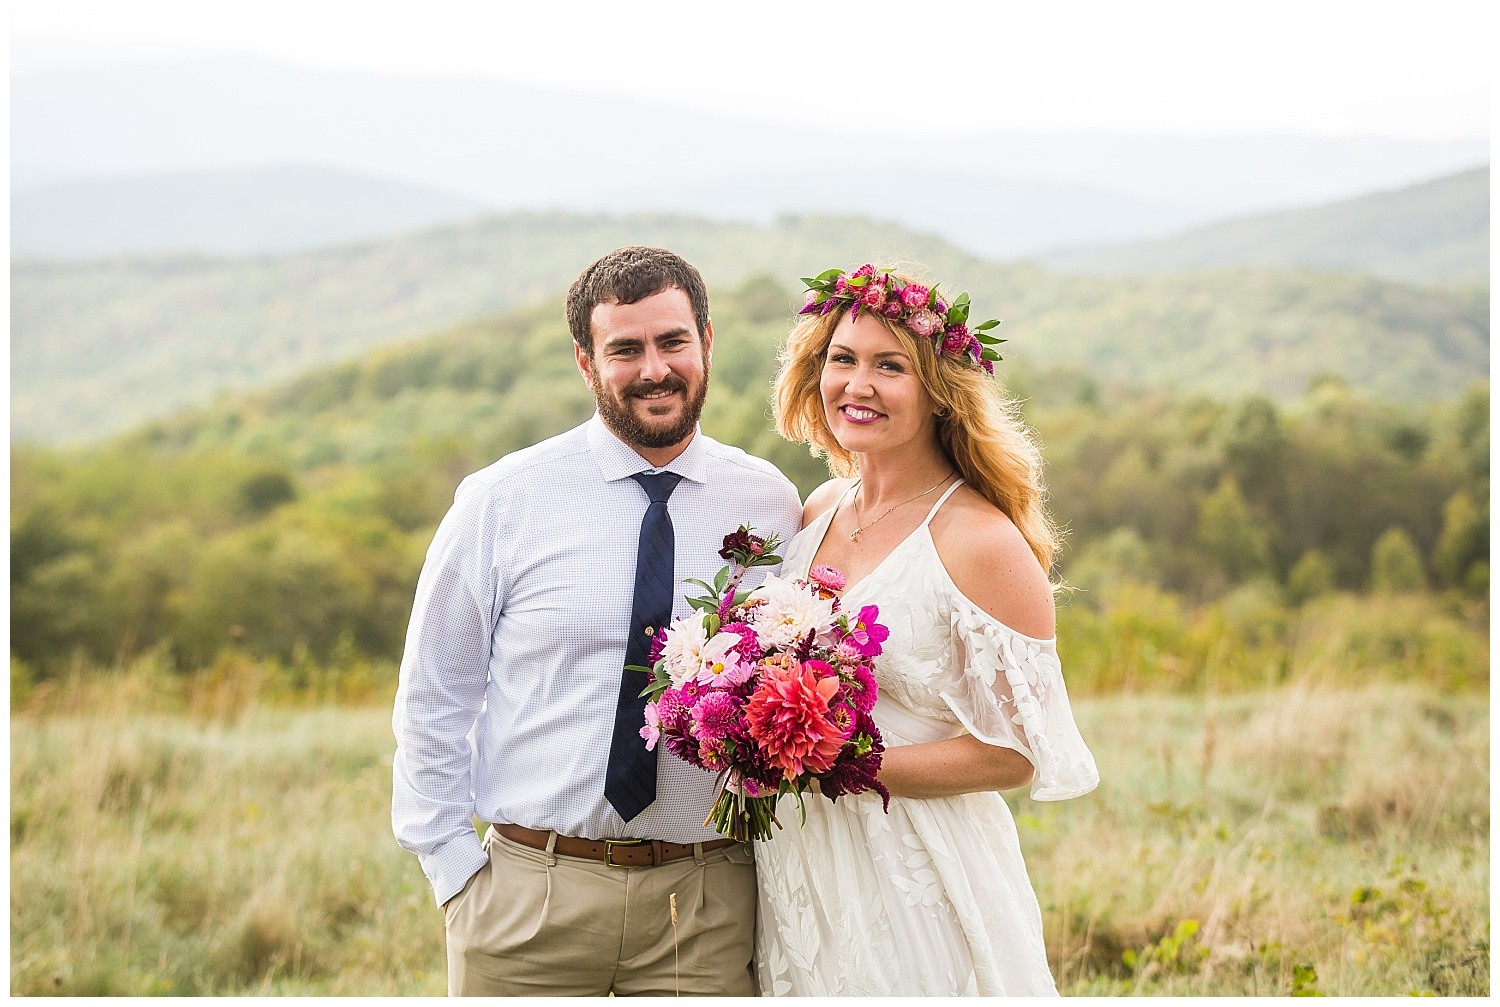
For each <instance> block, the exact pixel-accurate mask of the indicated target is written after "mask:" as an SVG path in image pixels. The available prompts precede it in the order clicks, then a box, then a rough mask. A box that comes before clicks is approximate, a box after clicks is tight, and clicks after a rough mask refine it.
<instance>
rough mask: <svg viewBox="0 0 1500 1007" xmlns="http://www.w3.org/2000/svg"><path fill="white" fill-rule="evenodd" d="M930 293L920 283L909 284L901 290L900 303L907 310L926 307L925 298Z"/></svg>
mask: <svg viewBox="0 0 1500 1007" xmlns="http://www.w3.org/2000/svg"><path fill="white" fill-rule="evenodd" d="M930 293H932V291H930V290H928V289H927V288H926V287H924V286H922V285H921V284H920V283H909V284H907V285H906V286H905V287H903V288H901V303H902V304H904V305H906V306H907V307H908V308H925V307H927V296H928V295H929V294H930Z"/></svg>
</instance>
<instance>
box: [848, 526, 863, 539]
mask: <svg viewBox="0 0 1500 1007" xmlns="http://www.w3.org/2000/svg"><path fill="white" fill-rule="evenodd" d="M862 531H864V529H863V528H856V529H854V530H853V531H852V532H850V533H849V541H850V542H858V541H859V533H860V532H862Z"/></svg>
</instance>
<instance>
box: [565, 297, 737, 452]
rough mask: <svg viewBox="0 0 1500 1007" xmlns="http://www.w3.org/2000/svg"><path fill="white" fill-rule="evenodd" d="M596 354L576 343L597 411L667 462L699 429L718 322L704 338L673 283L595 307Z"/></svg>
mask: <svg viewBox="0 0 1500 1007" xmlns="http://www.w3.org/2000/svg"><path fill="white" fill-rule="evenodd" d="M589 322H590V325H589V327H590V331H591V332H592V335H593V340H594V352H593V355H592V356H590V355H589V354H587V353H585V352H584V350H583V348H582V347H580V346H578V345H576V344H575V345H574V347H573V352H574V356H575V357H576V359H577V361H578V370H579V372H580V373H582V374H583V377H584V380H585V381H587V382H588V384H589V388H591V389H592V390H593V392H594V399H595V401H596V402H597V403H598V405H599V416H600V418H602V419H603V420H604V423H605V425H606V426H608V427H609V428H610V430H612V431H614V434H615V436H617V437H619V438H620V440H622V441H624V442H625V443H626V444H629V445H630V446H631V447H633V448H635V449H636V450H637V451H638V452H640V455H641V457H643V458H645V459H646V460H647V461H650V462H652V463H653V464H666V462H668V461H670V460H671V459H672V458H674V457H676V456H677V453H678V452H679V451H680V450H681V449H682V447H683V446H684V445H685V444H686V443H687V441H688V440H689V438H691V437H692V436H693V430H694V428H695V427H696V426H697V423H698V414H699V413H701V412H702V411H703V400H704V398H705V397H706V396H707V394H708V370H709V355H710V354H711V353H712V350H713V325H712V323H710V324H709V326H708V328H707V331H706V332H705V333H704V336H703V338H702V339H701V340H700V339H699V338H698V330H697V326H696V324H695V323H694V321H693V307H692V304H691V303H690V302H689V301H688V296H687V294H685V293H683V292H682V291H681V290H680V289H678V288H677V287H667V288H666V289H665V290H659V291H657V292H656V293H654V294H652V295H651V296H650V297H645V298H642V299H641V300H639V301H636V302H635V303H634V304H619V303H616V302H611V303H608V304H600V305H597V306H595V308H594V312H593V314H592V315H591V316H590V319H589Z"/></svg>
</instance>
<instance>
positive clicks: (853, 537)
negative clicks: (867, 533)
mask: <svg viewBox="0 0 1500 1007" xmlns="http://www.w3.org/2000/svg"><path fill="white" fill-rule="evenodd" d="M952 478H953V473H952V472H949V473H948V474H947V475H945V476H943V478H942V479H939V480H938V481H937V482H935V483H933V484H932V485H931V486H929V487H927V488H926V489H925V490H923V491H922V492H920V493H918V494H917V495H916V496H914V497H910V498H908V499H906V500H902V501H901V502H900V503H898V504H892V505H891V506H889V507H887V508H886V510H885V513H884V514H882V515H880V516H879V517H878V518H876V519H875V520H874V521H871V522H870V523H869V524H857V525H856V526H855V529H854V530H853V531H852V532H850V533H849V541H850V542H858V541H859V536H860V533H861V532H863V531H864V530H865V529H866V528H873V527H875V526H876V525H878V524H879V523H880V522H882V521H884V520H885V519H886V518H888V517H890V516H891V512H892V511H894V510H896V509H898V508H900V507H905V506H906V505H907V504H909V503H911V502H912V501H914V500H920V499H922V498H923V497H924V496H926V495H927V494H929V493H931V492H932V491H933V490H935V489H937V488H938V487H939V486H941V485H943V484H944V483H946V482H947V481H948V480H950V479H952ZM854 520H855V521H856V522H858V521H859V520H860V517H859V494H858V493H856V494H855V496H854Z"/></svg>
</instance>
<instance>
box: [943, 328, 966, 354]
mask: <svg viewBox="0 0 1500 1007" xmlns="http://www.w3.org/2000/svg"><path fill="white" fill-rule="evenodd" d="M968 348H969V327H968V326H967V325H950V326H948V328H946V329H944V330H943V350H944V352H947V353H963V352H965V351H967V350H968Z"/></svg>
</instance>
